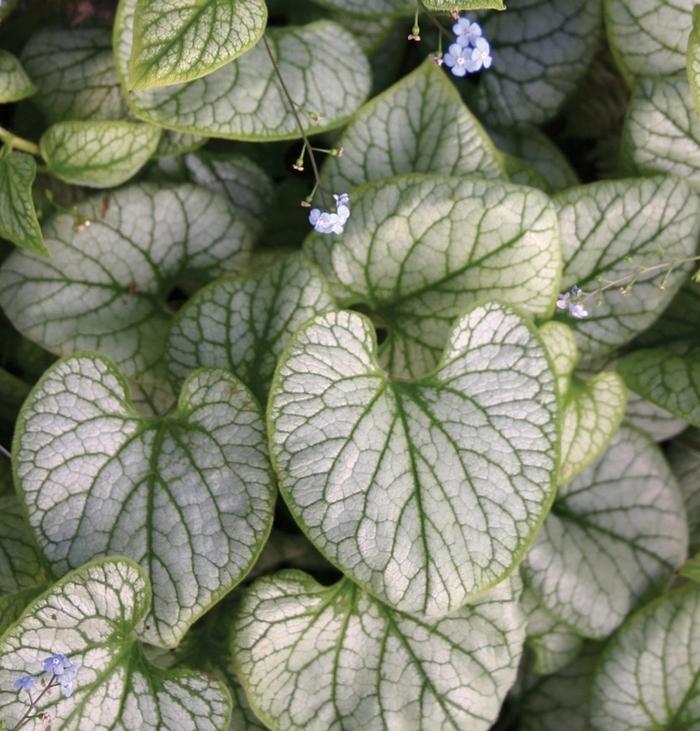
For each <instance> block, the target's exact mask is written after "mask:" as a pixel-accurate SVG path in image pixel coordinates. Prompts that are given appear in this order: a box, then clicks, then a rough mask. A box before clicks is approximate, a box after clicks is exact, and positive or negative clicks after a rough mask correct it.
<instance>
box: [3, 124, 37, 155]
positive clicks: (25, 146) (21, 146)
mask: <svg viewBox="0 0 700 731" xmlns="http://www.w3.org/2000/svg"><path fill="white" fill-rule="evenodd" d="M0 140H1V141H2V142H4V143H5V144H6V145H9V146H10V147H11V148H12V149H13V150H22V152H28V153H29V154H30V155H41V153H40V152H39V146H38V145H35V144H34V143H33V142H30V141H29V140H25V139H24V137H17V135H13V134H12V132H10V130H9V129H5V128H4V127H0Z"/></svg>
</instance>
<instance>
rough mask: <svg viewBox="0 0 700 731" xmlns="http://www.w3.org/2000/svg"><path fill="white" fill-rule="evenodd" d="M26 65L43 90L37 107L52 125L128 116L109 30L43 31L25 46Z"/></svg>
mask: <svg viewBox="0 0 700 731" xmlns="http://www.w3.org/2000/svg"><path fill="white" fill-rule="evenodd" d="M21 60H22V63H23V64H24V67H25V69H26V70H27V73H28V74H29V76H30V77H31V79H32V81H33V82H34V83H35V84H36V86H37V89H38V90H39V91H38V93H37V94H36V95H35V96H34V98H33V99H32V103H33V104H36V105H37V106H38V107H39V109H40V110H41V111H42V112H43V114H44V116H45V117H46V119H47V120H48V121H49V122H61V121H63V120H79V119H91V120H98V119H104V120H114V119H122V118H124V117H125V116H126V113H127V108H126V102H125V100H124V98H123V96H122V92H121V87H120V85H119V77H118V76H117V72H116V69H115V68H114V59H113V56H112V39H111V37H110V34H109V31H107V30H106V29H104V28H71V29H67V28H58V27H54V28H42V29H41V30H39V31H37V33H35V34H34V35H33V36H32V37H31V38H30V40H29V43H27V45H26V46H25V47H24V49H23V51H22V55H21Z"/></svg>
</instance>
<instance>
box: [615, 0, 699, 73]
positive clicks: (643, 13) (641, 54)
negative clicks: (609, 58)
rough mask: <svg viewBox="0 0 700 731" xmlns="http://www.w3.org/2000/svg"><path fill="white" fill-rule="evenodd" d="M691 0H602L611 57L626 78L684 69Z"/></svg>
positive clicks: (691, 8)
mask: <svg viewBox="0 0 700 731" xmlns="http://www.w3.org/2000/svg"><path fill="white" fill-rule="evenodd" d="M694 4H695V0H648V1H647V2H643V3H640V2H639V0H605V20H606V27H607V31H608V38H609V40H610V47H611V48H612V51H613V54H614V55H615V60H616V61H617V63H618V65H619V66H620V69H621V70H622V72H623V73H624V74H625V76H627V77H628V78H630V77H633V76H666V75H667V74H672V73H674V72H675V71H680V70H681V69H685V54H686V48H687V47H688V32H689V31H690V25H691V12H692V10H693V5H694Z"/></svg>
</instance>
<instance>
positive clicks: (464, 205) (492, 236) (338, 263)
mask: <svg viewBox="0 0 700 731" xmlns="http://www.w3.org/2000/svg"><path fill="white" fill-rule="evenodd" d="M304 249H305V251H306V252H307V253H308V254H309V256H310V257H311V258H312V259H313V260H314V261H315V262H316V263H317V264H318V265H319V266H320V267H321V270H322V271H323V274H324V275H325V276H326V278H327V279H328V281H329V282H330V284H331V287H332V290H333V293H334V294H335V295H336V297H337V298H338V300H339V302H340V304H341V305H343V306H356V305H362V306H363V307H364V308H366V310H369V311H370V312H371V313H372V315H373V316H374V317H376V318H377V321H378V323H380V324H381V325H382V326H383V327H384V328H385V329H386V330H387V338H386V341H385V342H384V343H383V344H382V347H381V349H380V355H381V362H382V364H383V365H384V366H385V367H386V368H387V369H388V370H389V371H390V372H391V374H392V375H394V376H396V377H399V378H406V377H408V378H411V377H417V376H422V375H424V374H425V373H426V372H427V371H430V370H431V369H432V368H434V367H435V365H436V363H437V362H438V360H439V358H440V355H441V353H442V351H443V349H444V347H445V343H446V342H447V336H448V333H449V331H450V328H451V327H452V324H453V322H454V320H455V318H456V317H457V316H459V315H461V314H462V313H463V312H464V310H465V309H466V308H467V307H469V306H470V305H473V304H474V303H475V302H478V301H480V300H481V301H483V300H484V299H489V298H498V299H500V300H502V301H504V302H508V303H511V304H514V305H518V306H520V307H522V308H523V310H524V311H525V312H527V313H528V314H531V315H539V316H548V315H550V314H551V312H552V310H553V308H554V300H555V298H556V295H557V292H558V287H559V273H560V265H561V264H560V249H559V240H558V230H557V223H556V214H555V211H554V209H553V207H552V204H551V202H550V199H549V197H548V196H546V195H545V194H544V193H541V192H540V191H537V190H532V189H531V188H525V187H523V186H515V185H510V184H506V183H492V182H488V181H482V180H477V179H469V178H440V177H436V176H427V175H406V176H403V177H400V178H395V179H392V180H390V181H383V182H381V183H374V184H371V185H367V186H363V187H362V188H360V189H358V190H357V191H356V192H355V193H354V195H353V197H352V216H351V218H350V220H349V221H348V224H347V228H346V230H345V233H344V234H343V236H342V237H340V238H338V239H336V238H335V237H328V236H322V235H320V234H312V235H311V236H310V237H309V238H308V239H307V241H306V242H305V244H304Z"/></svg>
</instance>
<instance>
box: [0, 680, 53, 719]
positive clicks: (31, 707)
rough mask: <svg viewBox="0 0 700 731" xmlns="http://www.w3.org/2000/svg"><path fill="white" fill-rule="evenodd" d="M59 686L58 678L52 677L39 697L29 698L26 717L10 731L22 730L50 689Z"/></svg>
mask: <svg viewBox="0 0 700 731" xmlns="http://www.w3.org/2000/svg"><path fill="white" fill-rule="evenodd" d="M57 685H58V683H57V682H56V676H55V675H52V676H51V680H49V682H48V683H47V684H46V685H45V686H44V689H43V690H42V691H41V693H39V695H38V696H37V697H36V698H32V697H31V695H30V696H29V699H30V703H29V707H28V708H27V710H26V711H25V712H24V715H23V716H22V718H20V719H19V721H17V724H16V725H15V726H13V727H12V728H11V729H10V731H17V729H19V728H21V727H22V726H23V724H24V722H25V721H27V720H29V718H30V714H31V712H32V711H33V710H34V709H35V708H36V706H37V704H38V703H39V701H40V700H41V699H42V698H43V697H44V696H45V695H46V693H48V691H49V688H55V687H56V686H57Z"/></svg>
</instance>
